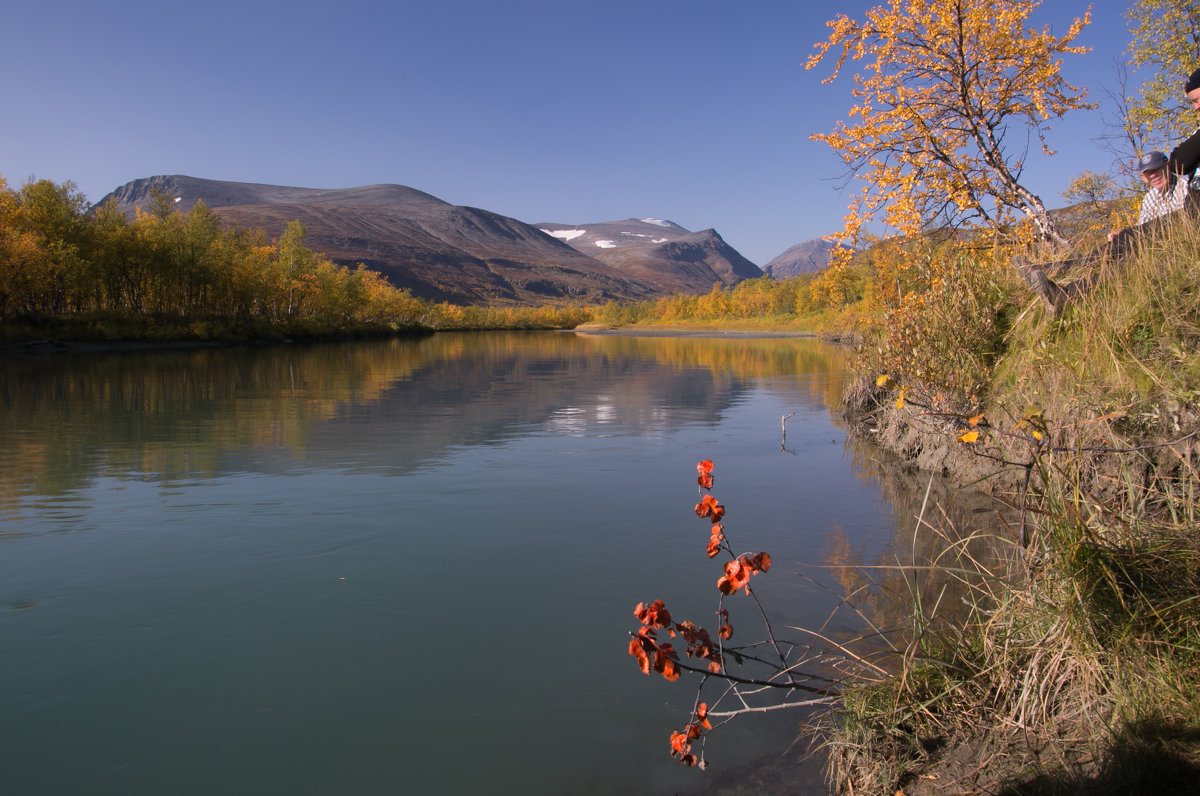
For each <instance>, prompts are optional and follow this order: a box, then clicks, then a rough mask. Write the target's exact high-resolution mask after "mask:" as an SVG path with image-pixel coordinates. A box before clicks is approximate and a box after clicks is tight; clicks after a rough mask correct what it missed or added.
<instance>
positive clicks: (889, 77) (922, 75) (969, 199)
mask: <svg viewBox="0 0 1200 796" xmlns="http://www.w3.org/2000/svg"><path fill="white" fill-rule="evenodd" d="M1039 5H1040V4H1039V3H1038V2H1034V1H1033V0H976V1H975V2H972V3H947V2H944V0H908V2H904V3H901V2H899V1H898V0H894V1H893V2H892V3H890V4H888V5H887V6H877V7H874V8H871V9H869V10H868V11H867V12H866V13H865V19H866V22H864V23H862V24H860V23H858V22H857V21H855V20H852V19H849V18H848V17H846V16H845V15H839V16H838V17H837V18H836V19H834V20H831V21H830V22H828V23H826V24H827V26H828V28H829V30H830V32H829V36H828V38H827V39H826V40H825V41H823V42H819V43H817V44H816V45H815V49H814V52H813V54H812V55H810V57H809V59H808V63H807V64H806V68H809V69H811V68H813V67H815V66H816V65H817V64H819V63H821V62H822V60H824V59H825V58H826V57H828V56H829V53H830V51H831V50H837V51H838V52H839V58H838V61H837V63H836V64H835V65H834V66H833V69H832V72H831V74H830V75H829V76H828V77H827V78H826V81H825V82H829V81H831V80H833V79H834V78H836V77H837V75H838V73H839V72H840V70H841V68H842V66H843V64H844V62H845V60H846V59H847V58H850V59H852V60H856V61H862V62H863V67H864V69H863V71H862V72H860V73H859V74H858V75H856V76H855V88H854V90H853V96H854V98H855V101H854V104H853V105H852V107H851V108H850V109H849V111H848V118H849V119H850V120H851V121H850V123H846V122H838V123H837V124H836V125H835V127H834V130H833V131H832V132H831V133H827V134H825V133H816V134H813V135H812V138H813V139H815V140H818V141H823V142H824V143H826V144H828V145H829V146H830V147H832V148H833V149H835V150H836V151H837V152H838V153H839V155H840V156H841V157H842V158H843V160H844V161H845V163H846V164H847V166H848V167H849V168H850V169H851V170H852V171H853V172H854V173H855V174H856V176H857V177H858V178H860V179H862V180H864V182H865V183H866V186H867V187H866V188H864V190H863V193H862V194H861V195H860V196H859V197H857V198H856V199H855V200H854V202H853V204H852V206H851V208H850V211H849V212H848V214H847V219H846V229H847V231H851V230H857V228H858V227H859V226H860V225H861V224H862V223H864V222H865V221H869V220H872V219H873V218H874V216H875V213H876V212H877V211H878V210H880V209H882V210H884V219H883V221H884V223H885V224H886V225H887V226H888V227H891V228H892V229H895V230H897V231H898V232H900V233H902V234H914V235H915V234H918V233H920V232H921V230H922V229H923V228H924V227H925V226H926V225H927V224H928V223H929V222H930V221H932V220H933V219H935V218H938V217H940V216H941V217H945V218H947V219H948V220H950V221H951V222H952V223H954V222H956V221H971V220H973V219H983V220H986V222H987V223H989V224H990V225H992V226H995V227H997V228H999V227H1001V226H1004V225H1006V224H1007V223H1008V222H1009V221H1011V220H1012V217H1013V215H1014V213H1017V212H1019V213H1022V214H1025V215H1029V216H1032V217H1035V218H1036V219H1037V221H1038V226H1039V227H1047V228H1049V229H1053V220H1052V219H1050V218H1049V216H1048V214H1047V213H1046V210H1045V207H1044V206H1043V205H1042V203H1041V200H1040V199H1038V198H1037V197H1036V195H1034V194H1033V193H1032V192H1030V191H1028V190H1027V189H1026V188H1025V187H1024V186H1022V185H1021V184H1020V183H1019V181H1018V177H1019V175H1020V173H1021V168H1020V166H1019V165H1017V163H1016V162H1015V161H1012V160H1010V158H1009V157H1008V153H1007V152H1006V151H1005V149H1004V147H1003V145H1002V142H1001V141H1000V140H998V139H997V138H995V137H993V135H992V133H991V131H994V130H998V129H1006V128H1016V127H1020V126H1025V127H1027V128H1030V129H1031V130H1032V131H1033V132H1035V133H1037V134H1038V135H1039V138H1041V132H1042V131H1043V130H1044V129H1045V122H1046V121H1047V120H1049V119H1052V118H1057V117H1059V116H1062V115H1063V114H1064V113H1066V112H1067V111H1069V110H1072V109H1075V108H1084V107H1089V106H1088V104H1087V103H1086V102H1085V96H1086V92H1085V91H1084V90H1083V89H1080V88H1076V87H1074V86H1072V85H1070V84H1068V83H1066V82H1065V81H1064V80H1063V79H1062V76H1061V73H1060V67H1061V60H1062V56H1063V55H1065V54H1075V53H1079V52H1082V51H1084V50H1085V49H1086V48H1082V47H1078V46H1075V45H1074V44H1073V41H1074V39H1075V38H1076V37H1077V36H1078V34H1079V32H1080V31H1081V30H1082V28H1083V26H1084V25H1086V24H1087V23H1088V21H1089V17H1088V16H1086V15H1085V16H1084V17H1083V18H1082V19H1076V20H1075V22H1074V23H1073V24H1072V25H1071V26H1070V28H1069V29H1068V31H1067V33H1066V34H1065V35H1063V36H1061V37H1056V36H1054V35H1053V34H1052V33H1050V32H1049V31H1048V30H1046V31H1038V30H1036V29H1033V28H1031V27H1027V23H1028V18H1029V16H1030V15H1031V14H1032V13H1033V11H1034V10H1035V9H1036V8H1037V7H1038V6H1039ZM1043 143H1044V140H1043ZM852 217H853V220H851V219H852Z"/></svg>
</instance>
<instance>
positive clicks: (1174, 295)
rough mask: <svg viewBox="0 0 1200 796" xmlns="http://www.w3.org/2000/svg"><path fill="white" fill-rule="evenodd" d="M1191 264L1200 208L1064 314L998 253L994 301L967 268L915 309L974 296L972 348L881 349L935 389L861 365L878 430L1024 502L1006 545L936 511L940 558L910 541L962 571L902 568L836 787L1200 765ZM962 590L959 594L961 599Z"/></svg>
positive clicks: (1196, 286) (837, 763) (1155, 788)
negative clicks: (987, 548) (878, 672)
mask: <svg viewBox="0 0 1200 796" xmlns="http://www.w3.org/2000/svg"><path fill="white" fill-rule="evenodd" d="M1198 263H1200V230H1198V229H1197V227H1196V225H1195V224H1194V223H1191V224H1183V223H1181V224H1178V225H1175V226H1174V227H1173V228H1172V229H1170V230H1169V231H1168V232H1167V233H1166V234H1164V235H1163V236H1161V237H1160V238H1158V239H1155V240H1152V241H1148V242H1147V244H1146V245H1145V246H1144V247H1143V249H1142V251H1141V252H1140V253H1139V255H1138V256H1137V257H1136V258H1135V259H1133V260H1131V261H1130V262H1129V263H1128V265H1127V266H1126V267H1125V268H1124V269H1123V270H1121V271H1120V272H1119V273H1116V274H1113V275H1111V276H1110V277H1108V278H1107V279H1106V280H1104V281H1103V282H1102V283H1101V285H1100V286H1098V288H1097V289H1096V290H1094V291H1093V292H1091V293H1090V294H1089V295H1087V296H1086V298H1084V299H1083V300H1082V301H1080V302H1078V303H1077V304H1076V305H1073V306H1071V307H1069V308H1068V309H1067V311H1066V312H1065V313H1064V314H1063V315H1062V316H1061V317H1059V318H1053V317H1050V316H1049V315H1048V314H1047V313H1046V312H1045V311H1044V310H1043V308H1042V307H1041V305H1040V303H1039V302H1038V300H1037V299H1036V298H1035V297H1033V296H1032V294H1030V293H1028V292H1027V291H1026V290H1025V289H1024V288H1023V286H1021V284H1020V283H1019V281H1018V280H1016V279H1015V277H1014V276H1013V275H1011V274H1008V273H1006V272H1005V271H1004V270H1003V269H1002V268H1001V269H998V270H991V271H990V272H989V274H990V275H989V277H988V279H989V280H990V282H988V284H990V285H992V286H993V287H994V288H995V292H994V293H992V294H988V301H989V302H991V303H990V304H989V305H988V306H989V307H990V308H991V310H993V311H994V312H993V314H992V315H990V316H989V314H988V312H975V313H974V314H971V313H965V314H964V313H963V312H962V311H961V307H963V306H966V305H965V304H964V299H963V295H962V294H963V292H964V291H958V292H957V293H955V292H954V291H951V292H949V293H948V294H947V299H946V300H945V301H939V300H938V299H937V297H934V298H933V299H932V300H931V302H930V304H931V307H930V308H929V310H928V313H929V314H928V320H929V323H928V326H927V327H922V321H923V316H922V314H921V313H917V314H915V315H914V316H913V317H911V318H908V319H906V320H905V321H904V323H907V324H909V325H910V326H911V327H912V329H914V330H917V332H924V333H926V334H928V333H929V328H930V327H932V328H941V329H946V328H950V327H951V326H952V324H950V325H948V324H947V323H946V322H945V321H944V320H943V319H944V318H945V317H950V318H957V320H956V321H955V323H957V324H959V325H960V327H961V326H962V325H963V324H968V325H969V324H971V323H972V320H971V319H972V318H977V319H978V321H977V322H978V323H979V324H983V325H982V326H979V327H978V328H965V329H960V331H959V333H958V334H957V335H956V336H955V339H956V340H957V341H958V343H959V344H960V345H961V346H962V347H964V348H966V349H967V350H957V351H956V350H954V348H953V346H948V345H947V346H940V347H939V346H937V345H934V346H926V347H925V349H924V350H925V351H927V352H931V353H929V354H927V356H929V357H931V358H934V359H935V360H938V361H933V360H931V361H928V362H914V361H913V355H912V353H911V350H912V349H911V348H910V349H909V353H908V354H906V355H907V356H908V357H909V359H908V361H903V362H901V361H898V360H896V359H892V360H891V361H888V358H887V355H886V350H883V352H882V353H881V349H884V348H885V347H884V346H882V345H881V346H876V348H875V353H874V354H873V356H872V357H869V358H867V359H866V360H864V362H867V363H868V364H866V365H864V369H865V370H866V371H867V372H864V373H863V374H862V376H863V378H862V380H863V381H864V382H865V381H866V380H867V379H868V378H870V377H871V376H873V375H874V374H875V373H877V372H878V371H879V370H880V369H883V368H893V369H894V370H895V372H901V371H906V372H907V373H909V374H911V373H912V372H913V371H914V370H917V369H919V370H920V371H921V372H922V373H923V374H926V375H925V378H923V379H917V378H911V383H913V384H914V385H915V386H914V388H913V392H914V394H916V395H918V396H920V398H923V399H925V400H924V401H921V400H918V401H917V402H915V403H914V404H911V405H909V406H906V407H905V408H904V409H903V410H896V409H893V408H892V406H891V403H890V398H887V399H885V397H884V396H883V395H882V394H880V393H881V391H880V390H872V389H871V388H860V391H859V393H860V395H859V400H860V403H861V404H863V405H866V404H869V403H871V400H872V399H873V400H874V405H873V416H874V422H875V423H876V425H877V427H878V428H879V430H880V433H879V434H878V436H879V437H881V438H883V439H884V440H885V441H886V440H888V439H889V435H890V438H891V439H893V440H901V439H903V440H905V444H906V445H908V446H909V448H910V450H920V451H921V454H922V455H924V456H927V457H929V456H931V455H932V453H931V452H932V451H933V450H935V449H936V450H937V451H938V456H939V457H940V458H939V459H938V461H940V462H942V463H943V465H944V466H946V468H947V469H949V470H951V471H955V472H960V473H961V472H965V471H967V470H968V469H969V468H970V466H971V465H972V463H973V466H974V467H975V468H976V471H978V470H979V469H980V467H981V466H982V467H986V468H990V469H991V470H992V471H994V472H996V473H1002V474H1003V477H1000V476H997V477H995V478H992V479H988V480H986V481H985V482H984V483H986V484H987V485H989V486H990V487H991V488H992V490H993V491H994V492H995V493H996V494H997V496H998V497H999V498H1000V499H1001V500H1003V501H1005V502H1006V503H1007V504H1008V505H1009V506H1010V507H1011V508H1012V511H1013V514H1012V515H1011V518H1010V519H1009V521H1008V525H1007V532H1006V533H1000V534H998V535H997V536H996V537H995V538H996V539H997V544H998V548H997V550H998V552H997V555H996V556H995V557H994V558H982V557H979V556H977V555H975V554H969V553H968V550H969V548H968V547H965V546H964V545H962V544H961V543H960V542H957V541H955V540H957V539H960V538H961V537H962V535H963V532H962V531H960V529H957V528H954V527H948V526H946V525H945V524H944V521H941V520H939V521H938V522H934V521H933V520H932V519H926V518H925V515H924V514H923V519H922V523H925V524H927V525H929V526H930V528H931V529H932V530H933V532H935V533H937V534H939V535H941V536H942V537H943V539H944V544H942V545H941V547H940V548H939V549H940V552H937V553H929V554H927V555H928V558H927V559H926V560H909V561H898V565H899V564H903V565H904V566H905V567H906V569H903V570H897V571H903V572H905V573H912V572H917V571H921V570H919V569H911V567H914V566H918V567H930V568H933V569H938V570H943V574H944V580H945V582H947V583H951V582H952V583H954V584H956V586H957V587H958V588H959V589H960V591H959V593H958V594H957V595H956V596H955V597H953V598H951V597H949V596H948V593H947V592H945V591H943V592H940V593H939V594H938V595H937V596H935V597H934V598H933V599H930V598H929V597H928V596H926V595H923V593H922V591H921V590H920V588H918V584H917V583H915V581H914V580H913V578H912V577H911V575H909V574H906V575H905V579H904V580H905V582H906V583H907V584H908V585H907V587H906V588H905V589H902V590H901V591H902V592H904V594H903V595H902V596H901V597H900V599H901V600H907V605H908V608H907V613H906V619H905V622H904V623H903V625H902V626H901V627H898V628H895V629H893V631H892V633H891V634H890V636H889V637H890V638H891V639H893V642H892V645H893V651H892V652H891V653H890V655H889V656H888V660H889V667H890V670H891V671H892V673H893V674H892V676H891V677H889V678H886V679H884V680H882V681H880V680H879V679H878V678H877V677H876V676H875V675H874V673H873V672H867V671H864V672H863V673H862V676H861V677H860V680H859V685H858V686H857V687H852V688H851V689H849V690H848V691H847V693H846V694H845V696H844V698H843V700H842V704H841V705H840V708H839V710H838V711H837V712H835V713H834V714H833V715H832V716H831V717H830V722H831V724H830V725H828V726H827V727H826V728H825V731H826V733H827V736H826V737H827V742H828V744H829V749H830V751H831V755H830V769H829V774H830V778H831V781H833V782H834V783H835V784H836V785H837V787H838V788H839V789H840V791H841V792H844V793H895V792H896V791H897V790H902V791H903V792H905V793H909V794H918V793H955V792H971V793H996V794H1002V793H1003V794H1058V793H1089V794H1107V793H1113V794H1116V793H1122V794H1124V793H1137V792H1160V793H1176V792H1181V791H1180V790H1177V789H1174V788H1177V786H1179V785H1180V784H1181V783H1186V784H1187V786H1188V787H1194V784H1193V783H1194V782H1195V781H1197V780H1196V778H1197V776H1198V775H1200V538H1198V537H1200V534H1198V533H1197V531H1198V530H1200V523H1198V522H1197V520H1198V519H1200V518H1198V517H1197V507H1196V497H1197V492H1198V487H1200V483H1198V478H1197V472H1198V469H1197V468H1198V464H1200V439H1198V437H1197V436H1196V435H1195V432H1196V431H1197V429H1200V411H1198V408H1200V407H1198V399H1200V266H1198ZM981 267H982V266H981ZM985 281H986V280H985ZM989 289H991V288H989ZM975 293H976V294H977V295H984V294H982V293H979V292H978V291H975ZM951 301H953V302H957V304H951ZM981 306H982V305H981ZM956 307H958V308H959V309H956ZM939 313H940V315H939ZM989 318H992V319H994V318H1005V319H1006V320H1005V321H1004V322H1003V323H1000V324H996V323H994V320H989ZM939 324H940V325H939ZM939 334H943V335H944V334H945V332H944V331H943V332H939ZM918 339H922V338H919V336H918ZM972 341H978V342H972ZM964 362H966V363H969V362H974V363H977V365H975V367H977V368H978V372H977V373H975V374H973V375H974V376H975V377H978V384H979V387H978V389H977V390H976V391H975V394H974V395H964V394H963V393H962V392H961V391H960V392H958V393H955V391H954V386H955V385H954V384H953V383H946V381H947V380H945V379H944V378H942V380H941V381H939V377H938V376H937V375H936V374H943V373H950V372H953V368H954V367H961V366H962V365H961V363H964ZM956 363H958V364H956ZM930 374H934V375H930ZM939 395H940V396H941V397H942V399H943V403H942V404H941V405H938V406H935V405H934V404H936V403H937V402H936V401H934V400H933V396H939ZM947 396H950V397H949V398H947ZM955 396H958V397H957V403H956V401H955ZM977 412H979V413H983V414H985V415H986V417H987V418H988V421H989V422H985V423H983V424H981V426H980V428H981V429H982V437H981V439H980V440H979V441H978V442H977V443H975V444H971V445H968V444H964V443H961V442H957V441H956V440H957V436H958V434H959V433H960V432H961V431H962V430H963V429H965V428H968V426H966V424H965V420H964V418H965V417H966V416H967V415H968V414H972V415H973V414H975V413H977ZM914 428H918V429H919V430H918V431H916V432H914V431H913V429H914ZM1034 431H1037V434H1034V433H1033V432H1034ZM914 434H916V435H918V438H919V439H918V441H917V442H915V443H914V442H912V439H913V438H914V437H913V436H912V435H914ZM904 435H909V436H904ZM980 463H982V465H981V464H980ZM1021 528H1023V529H1024V530H1023V531H1021V530H1020V529H1021ZM975 533H976V532H974V531H970V532H966V533H965V536H966V537H967V538H971V537H973V536H974V535H975ZM1022 538H1024V539H1025V540H1026V544H1025V545H1022V544H1021V543H1020V540H1021V539H1022ZM964 573H970V574H964ZM950 605H955V606H959V605H961V606H964V607H965V612H962V611H960V612H958V613H959V614H960V615H957V616H954V617H949V616H947V607H948V606H950Z"/></svg>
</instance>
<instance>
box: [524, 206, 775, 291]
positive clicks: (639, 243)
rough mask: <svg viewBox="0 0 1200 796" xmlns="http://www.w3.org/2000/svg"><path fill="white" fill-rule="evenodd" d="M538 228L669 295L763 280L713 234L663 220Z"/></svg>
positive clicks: (753, 266) (715, 233) (547, 224)
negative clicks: (714, 284) (718, 285)
mask: <svg viewBox="0 0 1200 796" xmlns="http://www.w3.org/2000/svg"><path fill="white" fill-rule="evenodd" d="M537 227H538V229H540V230H542V231H543V232H545V233H546V234H548V235H552V236H554V237H555V238H559V239H560V240H563V241H566V242H567V243H568V244H570V245H571V246H573V247H574V248H575V249H576V250H577V251H579V252H581V253H583V254H586V255H588V256H590V257H593V258H595V259H597V260H599V261H600V262H602V263H606V264H607V265H610V266H612V267H613V268H616V269H618V270H620V271H621V272H622V273H623V274H625V275H626V276H628V277H630V278H631V279H637V280H639V281H642V282H650V283H651V284H654V285H656V286H657V287H659V288H661V289H662V290H664V291H666V292H668V293H707V292H708V291H709V290H711V289H712V286H713V283H720V284H722V285H733V284H737V283H738V282H741V281H742V280H744V279H754V278H756V277H760V276H762V275H763V272H762V270H761V269H759V267H758V266H757V265H755V264H754V263H752V262H750V261H749V260H747V259H746V258H745V257H743V256H742V255H741V254H740V253H739V252H738V251H737V250H736V249H734V248H733V247H732V246H730V245H729V244H728V243H726V242H725V241H724V240H723V239H722V238H721V236H720V235H718V234H717V231H716V230H713V229H706V230H702V231H700V232H689V231H688V230H686V229H684V228H683V227H681V226H679V225H678V224H675V223H672V222H670V221H664V220H663V219H660V218H640V219H639V218H627V219H625V220H624V221H605V222H600V223H595V224H578V225H570V224H553V223H540V224H537Z"/></svg>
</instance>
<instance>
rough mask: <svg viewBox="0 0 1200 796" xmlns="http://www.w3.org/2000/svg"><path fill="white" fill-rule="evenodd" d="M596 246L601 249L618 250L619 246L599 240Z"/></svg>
mask: <svg viewBox="0 0 1200 796" xmlns="http://www.w3.org/2000/svg"><path fill="white" fill-rule="evenodd" d="M596 245H597V246H599V247H600V248H601V249H615V248H617V244H615V243H613V242H612V241H611V240H598V241H596Z"/></svg>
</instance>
